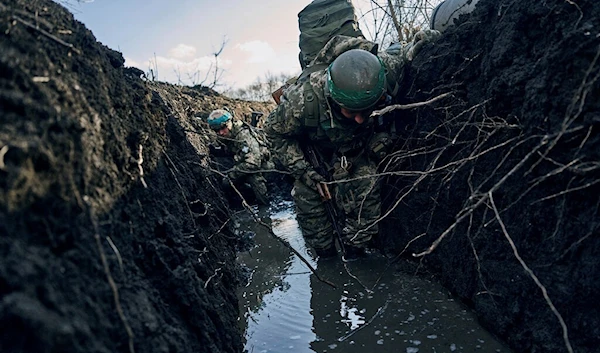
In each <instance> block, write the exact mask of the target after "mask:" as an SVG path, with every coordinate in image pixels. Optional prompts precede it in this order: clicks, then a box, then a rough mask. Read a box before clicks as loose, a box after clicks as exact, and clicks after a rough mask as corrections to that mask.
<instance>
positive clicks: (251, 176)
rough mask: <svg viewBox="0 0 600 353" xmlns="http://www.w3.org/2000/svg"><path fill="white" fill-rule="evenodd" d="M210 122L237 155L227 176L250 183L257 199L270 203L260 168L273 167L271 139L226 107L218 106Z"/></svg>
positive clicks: (236, 180)
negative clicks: (234, 115) (237, 118)
mask: <svg viewBox="0 0 600 353" xmlns="http://www.w3.org/2000/svg"><path fill="white" fill-rule="evenodd" d="M207 122H208V125H209V126H210V128H211V129H212V130H214V131H215V132H216V133H217V134H218V135H219V136H220V140H222V141H223V142H224V144H225V145H226V146H227V147H228V148H229V149H230V150H231V152H232V153H233V154H234V157H233V160H234V167H233V168H232V169H231V170H230V171H229V172H228V174H227V176H228V177H229V178H230V179H231V181H233V183H234V184H236V185H243V184H245V183H247V184H249V185H250V188H251V189H252V191H253V192H254V196H255V197H256V201H257V202H259V203H260V204H263V205H267V204H268V203H269V199H268V193H267V181H266V179H265V177H264V176H263V174H262V173H261V172H258V171H259V170H269V169H273V168H274V167H273V163H272V162H271V153H270V151H269V148H268V140H267V139H266V138H265V137H264V136H263V135H262V134H263V132H262V131H258V130H257V129H256V128H254V127H253V126H251V125H249V124H247V123H245V122H243V121H241V120H236V119H234V118H233V115H232V114H231V113H230V112H229V111H227V110H225V109H217V110H214V111H212V112H211V113H210V115H209V116H208V119H207Z"/></svg>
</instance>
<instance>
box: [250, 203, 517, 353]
mask: <svg viewBox="0 0 600 353" xmlns="http://www.w3.org/2000/svg"><path fill="white" fill-rule="evenodd" d="M259 212H266V213H270V218H271V220H272V226H273V230H274V233H275V234H276V235H277V236H279V237H281V238H284V239H285V240H287V241H288V242H289V243H290V244H291V245H292V246H293V247H294V248H295V249H296V250H298V252H299V253H301V254H303V256H304V257H305V258H306V259H307V260H309V261H310V262H311V264H312V265H313V266H314V267H317V263H316V262H315V261H314V259H313V258H312V257H311V255H309V254H308V252H307V249H306V246H305V244H304V240H303V238H302V235H301V233H300V230H299V228H298V224H297V223H296V220H295V215H294V213H293V207H292V204H291V203H290V202H281V203H279V204H278V205H275V206H273V209H269V210H260V211H259ZM239 223H240V225H239V226H240V230H241V231H244V230H251V231H254V232H256V238H255V240H256V243H257V246H256V247H255V248H254V249H252V250H250V251H248V252H244V253H240V255H239V261H240V263H242V264H245V265H246V266H247V267H248V268H249V269H250V270H252V273H253V276H252V278H251V279H250V281H249V283H248V285H247V286H245V287H242V288H240V290H239V300H240V313H241V314H240V327H241V329H242V330H243V332H244V335H245V339H246V345H245V349H246V351H247V352H249V353H259V352H265V353H267V352H269V353H270V352H273V353H279V352H299V353H302V352H319V353H320V352H344V353H353V352H357V353H358V352H361V353H362V352H375V351H376V352H382V353H386V352H394V353H397V352H401V353H404V352H406V353H417V352H466V353H469V352H503V353H504V352H510V350H508V349H507V348H506V347H504V346H503V345H502V344H501V343H499V342H498V341H496V340H495V339H494V337H493V336H491V335H490V334H489V333H487V332H486V331H485V330H483V329H482V328H481V327H479V325H478V324H477V321H476V319H475V317H474V316H473V314H471V313H470V312H468V311H467V310H466V309H465V308H463V307H462V306H461V305H460V304H459V303H457V302H455V301H454V300H453V299H452V298H450V297H449V296H448V294H447V292H446V291H445V290H444V288H442V287H441V286H439V285H437V284H435V283H432V282H429V281H427V280H424V279H421V278H416V277H413V276H408V275H406V274H403V273H400V272H396V271H393V270H392V269H388V268H387V267H386V265H387V259H385V258H384V257H382V256H377V255H371V256H369V257H368V258H365V259H361V260H358V261H355V262H351V263H349V265H348V267H349V269H350V270H351V271H352V274H353V275H354V276H356V277H357V278H359V279H360V281H361V283H362V284H363V285H364V286H363V285H361V284H359V283H358V282H357V281H356V280H354V279H353V278H351V277H350V276H349V275H348V273H347V272H346V270H345V269H344V266H343V264H342V262H341V261H340V260H339V259H336V258H334V259H327V260H319V263H318V268H317V271H318V272H319V274H320V276H322V278H324V279H327V280H329V281H331V282H333V283H335V284H336V286H337V288H332V287H331V286H329V285H327V284H325V283H323V282H321V281H319V280H318V279H316V277H315V276H314V275H312V274H311V272H310V270H309V269H308V268H307V267H306V265H305V264H304V263H302V261H301V260H300V259H298V257H297V256H296V255H294V254H293V253H291V251H290V250H289V249H287V248H285V247H284V246H283V245H281V244H280V243H279V242H277V241H276V240H274V239H273V238H272V236H271V235H269V234H268V232H267V231H265V230H264V229H262V227H261V226H257V225H255V224H254V223H253V222H252V219H251V218H250V217H247V218H244V219H240V221H239ZM365 286H366V288H365Z"/></svg>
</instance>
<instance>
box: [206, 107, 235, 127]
mask: <svg viewBox="0 0 600 353" xmlns="http://www.w3.org/2000/svg"><path fill="white" fill-rule="evenodd" d="M230 121H231V113H230V112H228V111H227V110H225V109H217V110H213V111H212V112H211V113H210V115H209V116H208V119H206V122H207V123H208V126H210V128H211V129H213V130H221V129H222V128H224V127H226V126H227V125H228V124H229V122H230Z"/></svg>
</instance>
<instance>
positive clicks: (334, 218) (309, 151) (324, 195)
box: [304, 143, 346, 255]
mask: <svg viewBox="0 0 600 353" xmlns="http://www.w3.org/2000/svg"><path fill="white" fill-rule="evenodd" d="M304 151H305V153H306V155H307V156H308V160H309V162H310V164H311V165H312V166H313V168H314V169H315V171H316V172H317V173H319V174H320V175H321V176H322V177H324V178H325V180H327V181H329V180H330V179H331V176H330V175H329V173H328V172H327V169H326V168H325V167H323V165H322V164H321V163H320V162H319V157H318V156H317V153H316V151H315V149H314V147H313V146H312V145H311V144H309V143H307V144H305V146H304ZM317 191H318V192H319V195H321V199H322V201H323V205H325V210H326V211H327V215H328V216H329V220H330V221H331V224H333V230H334V232H335V235H336V237H337V240H338V243H339V244H340V250H342V255H346V249H344V242H343V241H342V228H341V226H340V223H339V221H338V219H339V217H338V211H337V208H336V207H335V204H334V203H333V200H332V198H331V193H330V192H329V187H328V186H327V184H326V183H324V182H319V183H317Z"/></svg>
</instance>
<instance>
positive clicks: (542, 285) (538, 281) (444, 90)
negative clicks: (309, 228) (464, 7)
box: [380, 0, 600, 353]
mask: <svg viewBox="0 0 600 353" xmlns="http://www.w3.org/2000/svg"><path fill="white" fill-rule="evenodd" d="M598 28H600V8H599V7H598V6H597V4H595V3H594V2H593V1H578V2H576V3H575V2H570V1H538V2H520V1H488V0H481V1H480V2H479V3H478V5H477V8H476V10H475V11H474V12H473V13H472V15H471V16H468V17H462V18H461V19H460V20H459V21H458V22H457V23H456V25H455V26H454V27H453V28H451V29H449V30H448V31H447V32H445V33H444V36H443V37H442V38H441V40H439V41H438V42H436V43H435V44H434V45H431V46H428V47H427V48H425V49H424V50H423V51H422V52H421V53H420V54H419V56H418V57H417V58H416V59H415V61H414V62H413V65H411V66H410V67H409V68H408V69H407V71H406V72H405V80H404V81H403V82H404V83H405V84H404V86H403V91H402V92H400V97H401V98H402V99H404V100H403V102H402V103H409V102H411V103H412V102H424V101H427V100H429V99H432V98H435V97H439V96H441V95H444V94H449V95H448V96H445V97H443V98H441V99H440V100H438V101H435V102H434V103H431V104H428V105H425V106H423V107H421V108H419V109H414V110H402V111H398V112H397V117H396V118H397V121H398V130H399V135H400V139H399V142H398V145H397V152H396V154H395V155H394V156H393V157H392V158H391V162H390V165H389V166H388V167H387V169H386V170H387V171H388V172H392V173H393V174H395V175H394V176H391V177H389V178H388V179H387V181H386V182H387V185H386V187H385V188H384V190H388V192H384V194H388V195H390V196H389V197H388V198H387V199H386V209H387V210H391V214H390V215H389V216H388V217H387V219H386V221H384V222H383V227H382V228H383V229H382V239H380V242H381V244H383V245H384V246H386V247H388V248H390V247H391V248H393V249H395V250H394V253H396V254H399V253H402V256H406V257H407V258H410V259H414V260H416V261H421V262H422V263H423V264H425V265H426V267H428V268H429V269H430V270H433V271H434V272H436V273H437V276H438V277H439V278H440V279H441V280H442V281H443V283H444V284H445V285H446V286H447V287H448V288H450V289H451V290H452V291H453V292H454V293H455V294H457V295H458V296H459V297H460V298H462V299H463V300H464V301H465V302H466V303H469V304H470V305H471V306H472V307H473V308H474V309H475V310H476V311H477V313H478V314H479V317H480V319H481V321H482V322H483V323H484V324H485V325H486V326H487V327H488V328H489V329H490V330H491V331H492V332H494V333H496V334H497V335H498V336H500V337H502V338H503V339H505V340H506V341H507V342H508V343H509V344H510V346H512V347H513V348H514V349H515V351H517V352H568V351H571V349H572V351H575V352H590V353H591V352H596V351H597V349H598V347H599V346H600V341H599V337H600V331H598V327H600V326H599V322H598V318H599V317H600V312H599V307H598V305H597V304H596V302H595V299H594V298H595V293H597V292H598V290H600V287H599V284H598V281H597V280H596V279H597V278H599V276H600V273H599V269H600V266H599V265H600V263H599V262H598V257H597V255H596V254H597V253H598V251H599V250H600V237H598V234H599V229H600V217H599V215H600V214H599V207H600V196H599V195H600V169H599V166H600V165H599V161H600V159H599V152H598V151H600V135H599V130H600V103H599V101H598V99H597V97H600V84H599V83H598V78H599V76H600V66H599V62H598V60H599V57H600V32H599V31H598ZM398 225H401V227H400V228H401V230H400V231H398V230H397V229H398Z"/></svg>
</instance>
